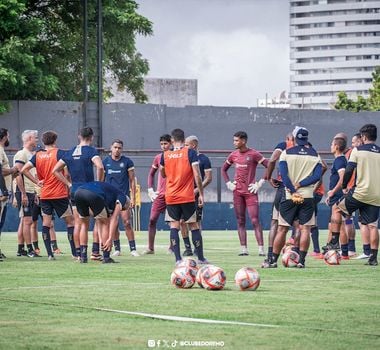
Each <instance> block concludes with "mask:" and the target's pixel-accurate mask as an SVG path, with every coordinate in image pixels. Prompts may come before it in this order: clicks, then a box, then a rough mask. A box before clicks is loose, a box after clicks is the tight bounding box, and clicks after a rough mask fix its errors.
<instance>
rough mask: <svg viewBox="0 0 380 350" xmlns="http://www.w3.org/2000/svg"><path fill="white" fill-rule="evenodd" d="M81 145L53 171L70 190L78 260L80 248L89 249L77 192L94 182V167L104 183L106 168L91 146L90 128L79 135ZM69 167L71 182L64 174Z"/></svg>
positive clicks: (69, 153)
mask: <svg viewBox="0 0 380 350" xmlns="http://www.w3.org/2000/svg"><path fill="white" fill-rule="evenodd" d="M78 137H79V144H78V145H77V146H75V147H73V148H72V149H70V150H69V151H67V152H65V154H64V155H63V157H62V158H61V159H60V160H59V161H58V163H57V164H56V165H55V167H54V169H53V173H54V175H55V176H56V177H57V178H58V179H59V180H61V181H62V182H63V183H64V184H66V185H67V186H68V187H69V189H70V198H71V203H72V206H73V213H74V221H75V224H74V242H75V247H76V255H77V258H79V257H80V254H81V251H80V249H81V248H80V247H82V248H83V249H87V244H88V237H87V236H83V237H80V225H81V220H80V218H79V215H78V212H77V210H76V204H75V198H74V195H75V192H76V190H77V189H78V188H79V186H81V185H83V184H85V183H87V182H92V181H94V180H95V178H94V169H93V168H94V166H95V167H96V180H98V181H103V179H104V168H103V163H102V160H101V159H100V156H99V153H98V151H97V150H96V148H94V147H92V146H91V143H92V141H93V138H94V132H93V130H92V129H91V128H90V127H85V128H83V129H81V131H80V134H79V136H78ZM65 166H67V169H68V171H69V174H70V180H69V179H67V178H66V177H65V176H64V175H63V174H62V170H63V169H64V167H65Z"/></svg>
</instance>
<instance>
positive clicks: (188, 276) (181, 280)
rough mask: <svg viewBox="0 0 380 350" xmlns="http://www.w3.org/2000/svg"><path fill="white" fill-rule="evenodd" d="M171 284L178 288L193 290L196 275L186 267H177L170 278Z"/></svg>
mask: <svg viewBox="0 0 380 350" xmlns="http://www.w3.org/2000/svg"><path fill="white" fill-rule="evenodd" d="M170 282H171V284H172V285H173V286H175V287H177V288H184V289H187V288H191V287H192V286H193V285H194V283H195V275H193V274H192V272H191V270H189V269H188V268H187V267H186V266H177V267H176V268H175V269H174V270H173V272H172V274H171V276H170Z"/></svg>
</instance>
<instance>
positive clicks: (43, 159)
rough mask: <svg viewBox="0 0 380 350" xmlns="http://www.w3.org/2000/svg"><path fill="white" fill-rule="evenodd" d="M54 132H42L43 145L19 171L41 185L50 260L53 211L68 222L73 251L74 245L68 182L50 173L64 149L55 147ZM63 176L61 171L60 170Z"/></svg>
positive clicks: (55, 137)
mask: <svg viewBox="0 0 380 350" xmlns="http://www.w3.org/2000/svg"><path fill="white" fill-rule="evenodd" d="M57 137H58V135H57V133H56V132H54V131H46V132H44V133H43V134H42V142H43V144H44V146H45V149H41V150H39V151H38V152H37V153H36V154H35V155H34V156H33V157H32V158H31V159H30V160H29V161H28V162H27V163H26V164H25V165H24V167H23V168H22V170H21V173H22V174H23V175H24V176H26V177H27V178H28V179H29V180H30V181H32V182H33V183H35V184H36V185H38V186H41V187H42V188H41V195H40V198H41V199H40V204H41V211H42V238H43V241H44V244H45V248H46V251H47V254H48V259H49V260H55V258H54V252H53V249H52V246H51V235H50V229H51V226H52V216H53V212H54V211H55V212H56V214H57V216H58V217H60V218H62V219H63V220H64V221H65V223H66V226H67V237H68V240H69V243H70V246H71V252H72V254H73V255H74V254H75V245H74V241H73V239H72V237H73V232H74V217H73V212H72V209H71V205H70V200H69V193H68V189H67V186H65V184H64V183H63V182H61V181H59V180H58V179H57V178H56V177H55V176H54V174H53V168H54V166H55V165H56V164H57V162H58V160H59V159H60V158H61V157H62V156H63V153H64V151H62V150H60V149H58V147H57V144H56V142H57ZM32 168H36V170H37V178H36V177H35V176H33V175H32V174H31V172H30V170H31V169H32ZM62 175H63V176H64V174H62Z"/></svg>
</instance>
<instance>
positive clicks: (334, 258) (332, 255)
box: [323, 250, 340, 265]
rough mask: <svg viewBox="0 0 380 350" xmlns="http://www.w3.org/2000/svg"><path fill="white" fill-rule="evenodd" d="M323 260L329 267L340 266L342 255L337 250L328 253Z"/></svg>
mask: <svg viewBox="0 0 380 350" xmlns="http://www.w3.org/2000/svg"><path fill="white" fill-rule="evenodd" d="M323 258H324V260H325V263H326V264H327V265H340V254H339V253H338V252H337V251H335V250H329V251H327V252H326V254H325V255H324V257H323Z"/></svg>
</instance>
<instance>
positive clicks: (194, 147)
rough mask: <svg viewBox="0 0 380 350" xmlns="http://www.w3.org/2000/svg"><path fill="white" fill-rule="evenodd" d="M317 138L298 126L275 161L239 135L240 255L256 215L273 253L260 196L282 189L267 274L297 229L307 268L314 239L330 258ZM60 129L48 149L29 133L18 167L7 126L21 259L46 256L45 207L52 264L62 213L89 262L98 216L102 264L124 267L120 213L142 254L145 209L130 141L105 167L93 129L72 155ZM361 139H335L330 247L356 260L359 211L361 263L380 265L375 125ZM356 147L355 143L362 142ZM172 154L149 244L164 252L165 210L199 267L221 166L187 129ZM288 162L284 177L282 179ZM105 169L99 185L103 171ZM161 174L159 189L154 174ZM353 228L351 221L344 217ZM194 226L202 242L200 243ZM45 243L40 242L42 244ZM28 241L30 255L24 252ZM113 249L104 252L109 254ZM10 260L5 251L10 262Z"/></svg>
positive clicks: (164, 146)
mask: <svg viewBox="0 0 380 350" xmlns="http://www.w3.org/2000/svg"><path fill="white" fill-rule="evenodd" d="M308 136H309V132H308V130H307V129H305V128H303V127H296V128H295V129H294V130H293V132H292V133H291V134H289V135H288V136H287V139H286V142H281V143H280V144H278V145H277V146H276V147H275V150H274V152H273V154H272V156H271V158H270V159H269V160H268V159H265V157H264V156H263V155H262V154H261V153H260V152H258V151H256V150H254V149H252V148H249V147H248V145H247V141H248V136H247V134H246V132H244V131H239V132H236V133H235V134H234V136H233V144H234V147H235V151H233V152H232V153H231V154H230V155H229V156H228V157H227V159H226V161H225V163H224V165H223V167H222V176H223V179H224V180H225V182H226V186H227V188H228V189H229V190H231V191H232V192H233V204H234V210H235V215H236V219H237V226H238V236H239V240H240V245H241V250H240V253H239V255H241V256H244V255H248V254H249V253H248V248H247V231H246V212H248V215H249V218H250V220H251V222H252V225H253V227H254V231H255V236H256V241H257V244H258V247H259V255H260V256H265V255H266V254H265V251H264V240H263V231H262V227H261V224H260V218H259V199H258V192H259V190H260V188H261V187H262V185H263V184H264V182H265V181H269V182H270V184H271V185H272V186H273V187H275V188H276V196H275V201H274V204H273V211H272V221H271V229H270V233H269V239H268V241H269V244H268V252H267V258H266V259H265V261H264V262H263V264H262V267H263V268H275V267H277V259H278V257H279V255H280V252H281V250H282V248H283V246H284V245H285V240H286V234H287V232H288V230H289V228H290V227H293V232H294V233H293V235H292V237H293V238H292V239H293V243H294V248H293V249H295V250H297V252H298V253H299V256H300V260H299V263H298V267H299V268H304V267H305V258H306V255H307V252H308V249H309V245H310V236H311V238H312V240H313V246H314V251H313V253H312V254H311V255H314V256H315V257H321V253H320V248H319V237H318V226H317V223H316V214H317V204H318V202H319V201H320V200H321V198H322V196H323V193H324V189H323V184H322V181H321V179H322V175H323V173H324V172H325V171H326V170H327V165H326V164H325V163H324V162H323V161H322V160H321V158H320V156H319V154H318V153H317V151H316V150H315V149H314V148H313V147H312V145H311V144H310V142H309V140H308ZM57 137H58V135H57V133H55V132H53V131H47V132H45V133H44V134H43V135H42V142H43V144H44V149H41V150H38V151H37V152H35V153H34V152H33V150H34V149H35V147H36V146H37V141H38V133H37V131H35V130H26V131H24V132H23V134H22V140H23V149H22V150H20V151H19V152H17V153H16V155H15V156H14V167H12V168H11V167H10V166H9V161H8V158H7V156H6V154H5V152H4V147H6V146H7V145H8V144H9V133H8V131H7V130H6V129H0V157H1V159H0V160H1V166H2V175H3V177H1V180H4V179H5V182H4V181H0V189H1V190H2V193H1V194H2V195H3V196H1V197H0V200H1V199H2V201H1V203H2V204H1V209H2V215H1V223H0V229H1V228H2V226H3V225H4V220H5V215H6V205H5V203H6V199H7V193H8V192H9V191H10V189H11V185H10V183H11V178H12V177H13V178H14V179H15V181H16V190H15V198H16V200H17V206H18V208H19V212H20V225H19V234H18V240H19V246H18V252H17V255H19V256H22V255H27V256H29V257H38V256H39V255H38V250H39V248H38V244H37V246H36V243H37V242H35V241H33V236H34V235H33V234H31V232H33V230H32V228H31V227H32V225H33V222H34V221H36V219H35V220H33V215H32V213H33V212H35V211H36V209H35V208H36V207H37V208H41V211H42V218H43V222H42V237H43V241H44V244H45V248H46V251H47V254H48V258H49V260H54V259H55V258H54V253H55V252H59V249H58V246H57V243H56V239H55V236H54V234H55V233H54V231H53V227H54V223H53V212H54V211H55V213H56V215H57V216H58V217H60V218H62V219H64V220H65V222H66V225H67V236H68V240H69V243H70V247H71V253H72V255H73V257H74V258H76V259H78V260H79V261H80V262H82V263H86V262H87V260H88V258H87V254H88V253H87V247H88V231H89V225H90V216H93V217H94V218H95V227H94V237H93V246H92V254H91V259H92V260H102V261H103V263H112V262H115V261H114V260H113V259H112V258H111V256H110V253H111V249H112V246H113V245H114V246H115V251H114V253H113V255H114V256H115V255H119V254H120V233H119V231H118V223H119V216H121V218H122V220H123V224H124V227H125V229H126V234H127V237H128V240H129V245H130V250H131V254H132V255H133V256H138V255H139V254H138V253H137V251H136V244H135V240H134V231H133V228H132V225H131V210H130V209H131V208H133V207H134V205H135V193H136V187H135V173H134V164H133V162H132V160H131V159H129V158H128V157H125V156H123V155H122V150H123V141H122V140H114V141H113V143H112V145H111V153H110V155H109V156H108V157H106V158H105V159H104V160H103V161H102V160H101V158H100V156H99V154H98V152H97V150H96V149H95V148H94V147H92V146H91V142H92V139H93V132H92V129H91V128H88V127H86V128H83V129H82V130H81V132H80V135H79V140H80V142H79V144H78V145H77V146H75V147H73V148H72V149H70V150H69V151H62V150H60V149H58V148H57V142H56V141H57ZM354 137H355V138H356V141H355V142H356V143H355V144H354V143H353V145H352V146H353V148H352V149H350V150H349V151H347V149H346V148H347V136H346V135H345V134H343V133H339V134H337V135H336V136H335V137H334V139H333V140H332V143H331V152H332V153H333V155H334V158H335V159H334V162H333V165H332V169H331V176H330V184H329V191H328V192H327V200H326V203H327V204H328V205H329V206H330V208H331V220H330V224H329V229H330V235H329V239H328V242H327V244H326V246H324V247H322V249H323V250H324V252H325V251H327V250H330V249H334V250H341V253H342V258H343V259H349V256H350V255H351V256H353V255H354V254H355V241H354V239H355V237H354V234H355V229H354V226H353V222H352V215H353V214H354V212H355V211H356V210H358V211H359V222H360V229H361V233H362V241H363V249H364V252H363V254H362V255H361V256H360V257H366V258H368V262H367V264H368V265H372V266H376V265H377V251H378V244H379V234H378V229H377V221H378V216H379V207H380V187H379V186H377V183H376V181H377V179H378V178H379V176H380V148H379V147H378V146H377V145H376V144H375V141H376V138H377V128H376V126H375V125H373V124H366V125H364V126H363V127H362V128H361V129H360V133H359V134H357V135H355V136H354ZM353 141H354V140H353ZM160 146H161V150H162V151H163V152H162V153H159V154H158V155H157V156H156V157H155V158H154V160H153V164H152V167H151V170H150V172H149V176H148V195H149V197H150V199H151V201H152V202H153V203H152V208H151V214H150V218H149V225H148V247H147V249H146V250H145V251H144V254H154V253H155V250H154V239H155V234H156V225H157V220H158V218H159V216H160V214H161V213H163V212H164V211H165V221H167V222H168V223H169V226H170V247H169V249H170V251H171V252H173V253H174V256H175V260H176V263H178V262H180V261H181V259H182V256H181V252H180V239H179V231H181V235H182V238H183V241H184V245H185V251H184V253H183V255H184V256H190V255H193V254H196V255H197V257H198V261H199V263H203V264H204V263H207V262H208V261H207V259H206V258H205V257H204V254H203V239H202V234H201V219H202V208H203V205H204V195H203V189H204V187H206V186H207V185H208V184H209V183H210V182H211V181H212V170H211V163H210V160H209V158H208V157H207V156H205V155H204V154H202V153H200V152H199V141H198V138H197V137H196V136H189V137H187V138H185V134H184V131H183V130H181V129H174V130H173V131H172V132H171V135H168V134H165V135H162V136H161V137H160ZM277 161H279V162H278V163H279V176H278V177H277V178H276V179H273V178H272V174H273V171H274V169H275V166H276V163H277ZM259 164H261V165H262V166H264V167H265V168H267V169H266V171H265V175H264V176H263V178H262V179H260V180H259V181H256V168H257V166H258V165H259ZM231 166H234V167H235V175H234V179H233V181H231V180H230V177H229V175H228V169H229V168H230V167H231ZM94 167H95V169H96V171H95V172H96V180H97V181H95V177H94V171H93V168H94ZM156 172H158V179H157V187H156V190H154V177H155V173H156ZM343 219H344V221H345V225H342V221H343ZM189 230H190V231H191V238H192V242H193V245H194V252H193V250H192V246H191V243H190V237H189ZM34 239H35V238H34ZM24 243H26V245H27V250H25V249H24ZM101 251H103V256H102V255H101V254H100V252H101ZM1 256H2V257H5V256H4V255H0V259H1Z"/></svg>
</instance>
